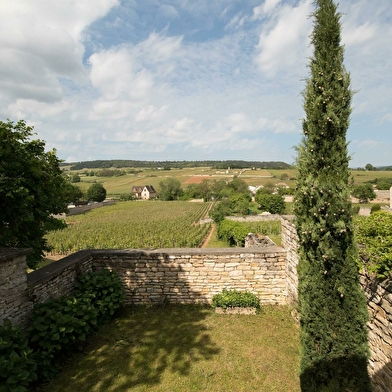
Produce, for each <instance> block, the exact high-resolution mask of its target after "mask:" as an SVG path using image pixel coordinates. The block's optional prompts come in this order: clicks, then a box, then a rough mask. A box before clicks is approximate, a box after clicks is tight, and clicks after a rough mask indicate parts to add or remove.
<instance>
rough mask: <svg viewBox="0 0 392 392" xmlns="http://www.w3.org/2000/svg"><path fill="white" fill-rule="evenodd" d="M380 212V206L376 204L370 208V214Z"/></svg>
mask: <svg viewBox="0 0 392 392" xmlns="http://www.w3.org/2000/svg"><path fill="white" fill-rule="evenodd" d="M380 210H381V206H380V204H378V203H377V204H373V205H372V206H371V208H370V213H371V214H373V212H376V211H380Z"/></svg>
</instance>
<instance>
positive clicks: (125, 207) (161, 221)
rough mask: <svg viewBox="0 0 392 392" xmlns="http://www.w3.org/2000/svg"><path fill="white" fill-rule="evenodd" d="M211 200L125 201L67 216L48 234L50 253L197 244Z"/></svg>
mask: <svg viewBox="0 0 392 392" xmlns="http://www.w3.org/2000/svg"><path fill="white" fill-rule="evenodd" d="M210 207H211V203H190V202H164V201H133V202H131V201H129V202H119V203H117V204H116V205H112V206H107V207H102V208H97V209H95V210H91V211H89V212H87V213H85V214H81V215H75V216H70V217H67V224H68V227H67V228H66V229H63V230H59V231H52V232H50V233H48V235H47V237H46V238H47V240H48V243H49V245H50V246H52V247H53V251H52V254H67V253H72V252H76V251H78V250H82V249H127V248H178V247H191V248H193V247H197V246H199V245H200V243H201V241H202V240H203V239H204V237H205V236H206V234H207V233H208V231H209V229H210V224H199V220H200V219H201V218H204V217H206V216H207V214H208V211H209V209H210Z"/></svg>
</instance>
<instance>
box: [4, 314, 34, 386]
mask: <svg viewBox="0 0 392 392" xmlns="http://www.w3.org/2000/svg"><path fill="white" fill-rule="evenodd" d="M36 369H37V363H36V361H35V359H34V355H33V352H32V350H31V349H30V348H29V346H28V339H27V337H26V336H25V334H24V333H23V332H22V331H21V330H20V328H18V327H17V326H13V325H12V323H11V321H10V320H5V321H4V325H2V326H0V390H1V391H2V392H24V391H27V387H28V386H29V384H30V383H31V382H32V381H34V380H36V379H37V374H36Z"/></svg>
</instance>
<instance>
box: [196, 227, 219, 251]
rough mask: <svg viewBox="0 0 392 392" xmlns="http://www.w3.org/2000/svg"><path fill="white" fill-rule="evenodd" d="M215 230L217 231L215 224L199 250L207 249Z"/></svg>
mask: <svg viewBox="0 0 392 392" xmlns="http://www.w3.org/2000/svg"><path fill="white" fill-rule="evenodd" d="M214 230H215V223H212V224H211V228H210V230H209V232H208V233H207V235H206V236H205V237H204V239H203V241H202V242H201V244H200V246H199V248H207V245H208V243H209V242H210V239H211V237H212V236H213V234H214Z"/></svg>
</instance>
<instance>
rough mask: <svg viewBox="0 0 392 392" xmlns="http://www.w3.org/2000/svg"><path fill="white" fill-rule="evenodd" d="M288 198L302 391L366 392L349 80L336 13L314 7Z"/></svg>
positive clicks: (319, 2)
mask: <svg viewBox="0 0 392 392" xmlns="http://www.w3.org/2000/svg"><path fill="white" fill-rule="evenodd" d="M315 7H316V8H315V12H314V14H313V17H314V26H313V27H314V29H313V33H312V36H311V42H312V44H313V48H314V53H313V56H312V57H311V59H310V65H309V68H310V76H309V77H308V79H307V83H306V88H305V91H304V93H303V95H304V109H305V119H304V120H303V134H304V136H303V139H302V142H301V144H300V145H299V147H298V159H297V167H298V176H297V178H298V180H297V188H296V194H295V205H294V209H295V214H296V227H297V232H298V236H299V243H300V248H299V254H300V261H299V265H298V275H299V285H298V290H299V293H298V295H299V298H298V301H299V313H300V325H301V333H300V338H301V376H300V377H301V388H302V391H309V392H310V391H312V392H315V391H317V392H320V391H334V392H337V391H351V392H354V391H361V392H364V391H369V390H370V381H369V376H368V374H367V359H368V346H367V329H366V321H367V318H368V314H367V308H366V301H365V297H364V294H363V293H362V291H361V289H360V286H359V274H358V266H357V263H356V260H357V257H358V256H357V249H356V244H355V241H354V233H353V223H352V215H351V203H350V189H349V185H348V183H349V177H350V172H349V168H348V162H349V158H348V151H347V142H346V132H347V129H348V126H349V117H350V113H351V98H352V91H351V88H350V77H349V74H348V72H347V71H346V70H345V68H344V65H343V55H344V49H343V47H342V45H341V38H340V30H341V24H340V13H338V12H337V6H336V5H335V4H334V2H333V1H332V0H316V1H315Z"/></svg>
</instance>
